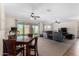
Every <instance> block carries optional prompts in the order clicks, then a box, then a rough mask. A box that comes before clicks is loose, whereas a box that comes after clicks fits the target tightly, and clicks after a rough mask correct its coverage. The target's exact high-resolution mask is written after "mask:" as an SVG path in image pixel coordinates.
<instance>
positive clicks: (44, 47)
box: [38, 38, 76, 56]
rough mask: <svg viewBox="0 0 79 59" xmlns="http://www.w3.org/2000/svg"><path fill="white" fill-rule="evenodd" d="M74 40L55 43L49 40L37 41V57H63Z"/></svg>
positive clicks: (40, 39) (41, 39)
mask: <svg viewBox="0 0 79 59" xmlns="http://www.w3.org/2000/svg"><path fill="white" fill-rule="evenodd" d="M75 41H76V40H75V39H73V40H67V39H65V40H64V42H57V41H54V40H50V39H44V38H39V39H38V52H39V56H63V55H64V53H65V52H66V51H67V50H68V49H69V48H70V47H71V45H72V44H73V43H74V42H75Z"/></svg>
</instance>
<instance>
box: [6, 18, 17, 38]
mask: <svg viewBox="0 0 79 59" xmlns="http://www.w3.org/2000/svg"><path fill="white" fill-rule="evenodd" d="M15 26H16V20H15V18H14V17H6V38H7V37H8V34H9V31H10V29H11V27H15Z"/></svg>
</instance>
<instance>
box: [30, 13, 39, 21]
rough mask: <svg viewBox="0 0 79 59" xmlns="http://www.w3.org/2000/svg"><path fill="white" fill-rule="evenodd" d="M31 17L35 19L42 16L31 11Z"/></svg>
mask: <svg viewBox="0 0 79 59" xmlns="http://www.w3.org/2000/svg"><path fill="white" fill-rule="evenodd" d="M31 17H32V18H34V20H37V18H40V16H36V15H35V13H31Z"/></svg>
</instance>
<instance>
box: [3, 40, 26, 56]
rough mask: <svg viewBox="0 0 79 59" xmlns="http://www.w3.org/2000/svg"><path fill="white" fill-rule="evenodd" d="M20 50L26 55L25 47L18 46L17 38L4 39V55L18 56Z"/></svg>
mask: <svg viewBox="0 0 79 59" xmlns="http://www.w3.org/2000/svg"><path fill="white" fill-rule="evenodd" d="M20 52H21V53H22V54H23V56H24V47H21V46H17V45H16V40H5V39H3V55H4V56H16V55H18V54H19V53H20Z"/></svg>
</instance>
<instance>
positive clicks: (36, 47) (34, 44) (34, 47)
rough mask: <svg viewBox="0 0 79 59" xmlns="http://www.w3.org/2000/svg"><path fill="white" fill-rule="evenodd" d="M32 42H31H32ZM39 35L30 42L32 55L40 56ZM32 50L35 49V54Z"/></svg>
mask: <svg viewBox="0 0 79 59" xmlns="http://www.w3.org/2000/svg"><path fill="white" fill-rule="evenodd" d="M30 43H31V44H30ZM37 43H38V37H34V38H33V39H32V40H31V41H30V42H29V49H30V55H31V56H38V55H39V54H38V46H37ZM31 51H34V55H32V54H31Z"/></svg>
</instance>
